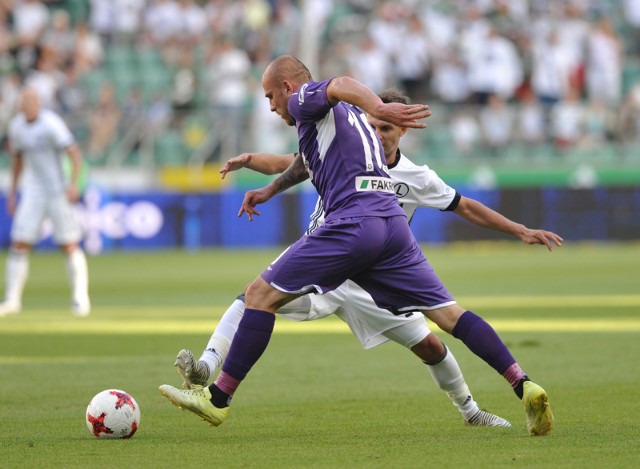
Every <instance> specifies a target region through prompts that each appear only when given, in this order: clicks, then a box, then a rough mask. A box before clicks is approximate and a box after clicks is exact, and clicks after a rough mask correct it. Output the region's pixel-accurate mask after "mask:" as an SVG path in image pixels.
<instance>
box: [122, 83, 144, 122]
mask: <svg viewBox="0 0 640 469" xmlns="http://www.w3.org/2000/svg"><path fill="white" fill-rule="evenodd" d="M121 108H122V116H121V118H120V127H122V128H124V129H130V128H132V127H134V126H137V125H139V124H140V122H141V121H142V119H143V118H144V114H145V108H144V103H143V101H142V92H141V91H140V88H138V87H135V86H134V87H133V88H131V89H130V90H129V92H128V93H127V95H126V96H125V98H124V102H123V103H122V106H121Z"/></svg>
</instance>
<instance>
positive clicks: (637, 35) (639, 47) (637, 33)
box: [623, 0, 640, 57]
mask: <svg viewBox="0 0 640 469" xmlns="http://www.w3.org/2000/svg"><path fill="white" fill-rule="evenodd" d="M623 12H624V18H625V20H626V22H627V24H628V31H627V32H628V34H629V39H628V41H627V44H628V45H629V52H630V53H631V54H633V55H635V56H636V57H638V56H640V2H639V1H638V0H623Z"/></svg>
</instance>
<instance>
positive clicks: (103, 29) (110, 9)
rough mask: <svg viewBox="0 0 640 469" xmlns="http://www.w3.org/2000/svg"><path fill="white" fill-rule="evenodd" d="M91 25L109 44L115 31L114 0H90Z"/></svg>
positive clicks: (92, 29)
mask: <svg viewBox="0 0 640 469" xmlns="http://www.w3.org/2000/svg"><path fill="white" fill-rule="evenodd" d="M89 5H90V8H89V12H90V13H89V25H90V26H91V31H93V32H94V33H96V34H98V35H99V36H100V38H101V39H102V40H103V41H104V42H105V44H108V43H110V42H111V39H112V38H113V34H114V31H115V18H116V11H115V8H116V5H115V3H114V1H113V0H89Z"/></svg>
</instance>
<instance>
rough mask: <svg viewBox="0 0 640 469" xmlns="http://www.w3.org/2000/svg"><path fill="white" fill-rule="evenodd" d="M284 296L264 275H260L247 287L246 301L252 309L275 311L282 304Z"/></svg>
mask: <svg viewBox="0 0 640 469" xmlns="http://www.w3.org/2000/svg"><path fill="white" fill-rule="evenodd" d="M284 296H285V294H284V293H282V292H280V291H278V290H276V289H275V288H273V287H272V286H271V285H269V284H268V283H267V282H265V281H264V280H263V279H262V277H258V278H256V279H255V280H254V281H253V282H251V284H249V286H248V287H247V290H246V292H245V299H244V302H245V305H246V307H247V308H250V309H260V310H262V311H270V312H275V310H276V309H277V308H278V307H279V306H281V303H282V299H283V297H284Z"/></svg>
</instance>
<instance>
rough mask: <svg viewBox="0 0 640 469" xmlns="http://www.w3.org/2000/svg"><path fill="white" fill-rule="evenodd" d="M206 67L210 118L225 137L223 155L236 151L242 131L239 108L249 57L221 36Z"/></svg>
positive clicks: (245, 95)
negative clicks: (220, 40)
mask: <svg viewBox="0 0 640 469" xmlns="http://www.w3.org/2000/svg"><path fill="white" fill-rule="evenodd" d="M207 68H208V82H207V85H208V89H209V107H210V112H211V117H212V122H213V125H214V126H215V128H216V130H217V132H218V135H219V136H221V137H224V140H225V148H223V158H226V157H229V156H232V155H237V154H239V153H241V152H240V139H241V136H242V134H243V133H244V131H245V128H244V125H243V109H244V106H245V105H246V104H247V102H248V98H249V87H248V82H249V78H250V73H251V60H250V59H249V56H248V55H247V53H246V52H245V51H244V50H243V49H241V48H240V47H237V46H236V44H235V43H234V41H233V40H232V39H231V38H229V37H224V38H223V39H222V42H221V43H220V45H219V47H218V48H217V49H216V48H214V49H213V50H212V53H211V56H210V58H209V62H208V64H207Z"/></svg>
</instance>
